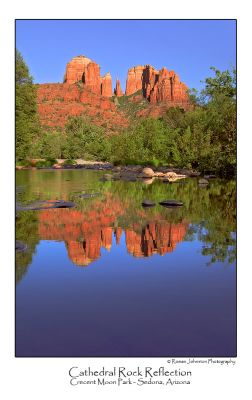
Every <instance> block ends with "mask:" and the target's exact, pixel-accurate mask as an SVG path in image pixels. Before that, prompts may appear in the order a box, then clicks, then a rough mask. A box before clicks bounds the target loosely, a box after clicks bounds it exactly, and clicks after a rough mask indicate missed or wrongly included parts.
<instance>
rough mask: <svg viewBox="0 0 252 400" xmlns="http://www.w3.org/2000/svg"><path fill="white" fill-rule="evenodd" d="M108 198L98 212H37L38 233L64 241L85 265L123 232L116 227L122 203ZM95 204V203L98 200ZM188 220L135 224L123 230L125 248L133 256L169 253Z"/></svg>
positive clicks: (74, 259) (72, 256)
mask: <svg viewBox="0 0 252 400" xmlns="http://www.w3.org/2000/svg"><path fill="white" fill-rule="evenodd" d="M109 203H110V202H109V200H108V201H106V202H105V203H104V204H102V203H99V207H97V205H96V208H95V209H96V210H98V211H94V210H91V211H88V212H85V213H82V212H81V211H78V210H74V209H54V210H43V211H41V212H40V214H39V236H40V238H41V239H44V240H59V241H64V242H65V243H66V246H67V250H68V255H69V258H70V259H71V260H72V262H73V263H74V264H76V265H80V266H87V265H89V264H90V263H92V262H93V261H95V260H97V259H98V258H99V257H100V255H101V248H105V249H107V250H108V251H110V249H111V246H112V236H113V235H114V236H115V239H116V244H119V243H120V238H121V235H122V232H123V229H122V228H121V227H115V226H116V225H117V224H116V220H117V218H118V217H119V216H122V215H123V213H124V207H123V204H122V203H120V202H119V201H118V202H113V206H111V204H109ZM97 204H98V203H97ZM187 226H188V224H187V223H183V222H182V223H179V224H172V223H170V222H168V221H166V220H164V221H162V220H161V221H159V220H155V221H152V222H150V223H148V224H147V225H146V226H145V227H144V228H142V227H141V225H138V224H132V227H130V228H126V229H124V231H125V242H126V247H127V250H128V252H129V253H130V254H132V255H133V256H134V257H149V256H152V255H154V254H160V255H163V254H165V253H168V252H172V251H173V250H174V249H175V248H176V244H177V243H179V242H181V241H182V240H183V238H184V236H185V234H186V231H187Z"/></svg>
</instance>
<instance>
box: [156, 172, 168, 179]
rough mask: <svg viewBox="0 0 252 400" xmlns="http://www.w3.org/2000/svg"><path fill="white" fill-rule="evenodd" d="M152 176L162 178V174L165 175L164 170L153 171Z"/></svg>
mask: <svg viewBox="0 0 252 400" xmlns="http://www.w3.org/2000/svg"><path fill="white" fill-rule="evenodd" d="M154 176H156V177H157V178H162V177H163V176H165V174H164V172H155V174H154Z"/></svg>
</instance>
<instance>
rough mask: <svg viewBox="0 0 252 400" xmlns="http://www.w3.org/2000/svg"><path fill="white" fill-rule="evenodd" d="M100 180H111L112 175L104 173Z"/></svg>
mask: <svg viewBox="0 0 252 400" xmlns="http://www.w3.org/2000/svg"><path fill="white" fill-rule="evenodd" d="M102 180H104V181H112V180H113V175H111V174H104V175H103V177H102Z"/></svg>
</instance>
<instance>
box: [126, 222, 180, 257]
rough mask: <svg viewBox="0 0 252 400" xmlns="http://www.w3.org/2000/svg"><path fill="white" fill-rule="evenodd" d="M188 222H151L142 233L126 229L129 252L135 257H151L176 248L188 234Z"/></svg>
mask: <svg viewBox="0 0 252 400" xmlns="http://www.w3.org/2000/svg"><path fill="white" fill-rule="evenodd" d="M186 231H187V224H185V223H180V224H172V223H170V222H168V221H155V222H151V223H149V224H148V225H147V226H146V227H145V228H144V229H142V232H141V233H136V232H135V231H134V230H126V231H125V235H126V245H127V249H128V252H129V253H131V254H132V255H133V256H135V257H149V256H152V255H153V254H160V255H164V254H165V253H170V252H172V251H173V250H174V249H175V248H176V244H177V243H179V242H181V241H182V240H183V238H184V236H185V234H186Z"/></svg>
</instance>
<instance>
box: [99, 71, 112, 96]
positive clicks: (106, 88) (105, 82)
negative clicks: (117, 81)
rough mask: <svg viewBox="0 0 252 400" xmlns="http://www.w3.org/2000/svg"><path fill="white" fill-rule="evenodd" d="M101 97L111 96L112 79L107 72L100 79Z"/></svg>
mask: <svg viewBox="0 0 252 400" xmlns="http://www.w3.org/2000/svg"><path fill="white" fill-rule="evenodd" d="M101 95H102V96H105V97H111V96H112V78H111V75H110V73H109V72H108V73H107V74H106V75H105V76H103V77H102V78H101Z"/></svg>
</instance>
